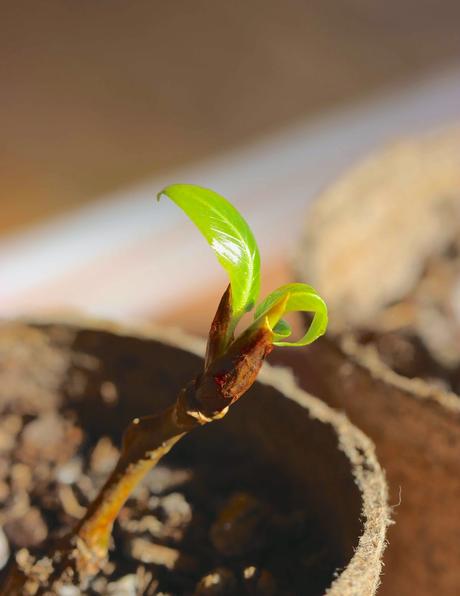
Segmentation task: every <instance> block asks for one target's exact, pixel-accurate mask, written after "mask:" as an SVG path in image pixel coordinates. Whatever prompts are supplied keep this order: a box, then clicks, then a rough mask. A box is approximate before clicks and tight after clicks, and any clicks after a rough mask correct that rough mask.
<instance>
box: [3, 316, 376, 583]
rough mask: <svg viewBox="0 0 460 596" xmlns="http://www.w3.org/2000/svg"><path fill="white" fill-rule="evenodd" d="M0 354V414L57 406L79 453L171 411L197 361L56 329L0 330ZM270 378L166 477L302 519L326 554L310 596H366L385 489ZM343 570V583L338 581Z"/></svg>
mask: <svg viewBox="0 0 460 596" xmlns="http://www.w3.org/2000/svg"><path fill="white" fill-rule="evenodd" d="M0 353H2V355H3V356H5V359H4V360H3V362H4V366H3V367H2V369H1V370H0V386H1V387H3V389H0V406H1V407H2V409H3V410H4V411H5V410H7V409H8V407H9V403H11V401H10V400H12V399H15V400H16V406H15V407H17V404H18V400H19V402H20V403H22V404H23V409H24V412H27V413H28V414H34V413H37V412H42V411H44V410H46V409H48V408H52V407H53V406H54V404H56V403H57V404H59V408H61V409H62V408H64V409H65V408H67V407H69V405H71V407H72V408H74V409H75V410H76V412H77V416H78V418H79V421H80V422H81V424H82V427H83V428H84V429H85V431H86V433H87V435H88V437H89V442H90V444H94V443H96V441H97V439H98V438H99V437H101V436H102V435H110V436H112V437H113V439H114V440H115V442H116V443H117V444H118V443H119V441H120V438H121V433H122V430H123V428H124V427H125V426H126V424H127V422H128V421H129V420H131V419H132V418H133V417H136V416H142V415H146V414H152V413H155V412H157V411H159V410H161V409H162V408H164V407H165V406H166V405H168V404H170V403H171V402H172V401H173V400H174V397H175V396H176V394H177V392H178V390H179V389H180V388H181V387H182V386H183V385H184V384H186V383H187V382H188V381H189V380H190V379H191V378H193V377H194V376H195V375H196V374H197V372H199V370H200V367H201V358H199V357H198V356H196V355H194V354H192V353H191V352H189V351H186V350H183V349H179V348H177V347H173V346H171V345H166V344H165V343H162V342H160V341H156V340H155V339H148V338H145V337H144V338H140V337H132V336H128V335H125V334H119V333H114V332H112V331H104V330H100V329H95V328H94V329H91V328H87V329H84V328H83V329H81V328H78V327H72V326H67V325H40V326H26V325H22V324H9V325H4V326H3V327H2V328H1V332H0ZM270 375H271V376H270V379H271V380H270V383H272V382H274V383H275V384H277V385H278V388H275V387H273V386H271V385H269V384H264V383H257V384H256V385H255V386H254V387H253V388H252V389H251V391H250V392H249V394H248V395H247V396H245V397H244V399H242V400H241V401H240V402H239V403H238V404H236V405H235V406H234V407H232V408H231V411H230V412H229V414H228V415H227V416H226V417H225V418H224V419H223V420H222V421H219V422H216V423H213V424H210V425H208V426H206V427H203V428H200V429H198V430H197V431H195V432H193V433H191V434H190V435H189V436H188V437H186V438H185V439H183V440H182V441H181V442H180V444H178V445H177V446H176V448H175V449H174V450H173V452H171V453H170V454H169V455H168V456H166V457H167V459H168V461H169V462H170V463H171V465H175V463H178V464H179V463H180V465H185V466H187V467H193V469H194V470H195V473H197V474H199V477H200V479H201V481H202V484H203V487H205V490H206V491H210V492H209V494H212V491H213V490H217V489H218V487H219V486H222V485H226V486H229V487H231V486H232V485H233V483H235V485H237V486H238V489H241V488H244V489H247V490H250V491H252V492H254V493H255V494H256V495H260V496H261V497H264V498H266V497H267V496H268V497H269V499H270V500H272V501H273V500H274V501H277V502H278V503H279V504H280V506H281V507H282V508H283V509H286V510H289V509H290V508H293V507H299V506H300V507H302V508H305V509H306V510H307V511H309V519H311V525H310V530H311V532H312V534H315V535H317V536H319V537H320V539H321V541H323V542H324V544H325V545H326V548H327V551H328V553H329V555H328V564H327V565H326V568H322V569H321V573H320V574H319V575H318V576H317V577H315V576H313V577H312V581H311V588H312V589H311V593H312V594H320V593H323V592H325V591H326V590H327V589H328V588H329V587H330V586H331V585H332V584H333V582H334V580H335V584H334V588H333V590H332V592H331V593H334V594H347V593H357V592H348V589H349V588H350V586H354V585H356V582H358V584H359V581H363V582H364V583H363V584H362V586H361V590H362V591H361V592H359V593H360V594H373V593H374V590H375V588H376V586H377V584H378V576H379V570H380V556H381V552H382V550H383V547H384V534H385V526H386V523H387V518H386V501H385V484H384V481H383V476H382V474H381V471H380V468H379V466H378V463H377V462H376V460H375V458H374V456H373V454H372V447H371V446H370V444H369V443H368V442H367V441H366V439H365V438H364V437H362V435H361V434H360V433H359V431H356V430H355V429H354V427H352V426H351V425H350V424H349V423H348V422H347V421H346V419H344V418H343V417H341V416H339V415H337V414H335V413H333V412H331V411H330V410H329V409H328V408H327V407H325V406H324V405H322V404H320V405H318V403H317V400H315V399H314V398H311V397H310V396H308V395H307V394H304V393H302V392H300V393H301V396H300V397H298V396H296V395H294V396H293V395H292V393H293V390H288V391H287V393H288V396H287V397H286V395H284V394H283V391H281V390H280V387H282V386H283V384H284V385H285V386H286V387H287V388H289V387H290V383H289V382H288V381H287V380H286V373H285V372H283V371H280V372H279V373H273V371H272V372H271V373H270ZM277 377H279V379H280V380H279V381H277V380H276V378H277ZM107 382H110V383H111V384H113V385H112V386H114V387H115V388H116V393H117V396H118V399H117V400H116V401H114V402H113V401H112V402H110V403H108V401H107V400H106V399H105V397H104V389H103V388H104V387H105V386H106V384H107ZM290 393H291V395H289V394H290ZM2 402H3V403H2ZM351 460H352V461H351ZM366 483H367V485H366ZM370 485H372V489H371V490H372V491H374V492H373V493H372V497H371V498H369V490H370V489H369V486H370ZM366 491H367V492H366ZM371 502H372V506H374V505H375V511H373V512H371V513H372V515H374V514H375V515H376V517H375V519H373V520H372V524H371V525H372V528H371V527H370V525H369V524H370V521H371V520H370V519H369V517H370V515H371V513H370V509H369V503H371ZM366 507H368V509H366ZM363 512H364V514H363ZM375 512H376V513H375ZM382 512H384V513H385V515H383V516H382V515H381V514H382ZM310 530H309V531H310ZM369 532H370V534H369ZM372 532H374V534H375V535H374V537H373V538H372V540H371V542H372V541H373V542H374V544H373V546H372V547H371V551H372V552H371V551H369V550H367V551H366V552H367V553H368V555H369V556H368V557H367V560H360V561H359V562H358V563H359V565H358V567H357V568H355V567H356V565H357V560H356V553H357V551H358V554H359V552H361V559H363V557H362V549H361V551H360V549H359V547H360V544H361V546H362V541H363V536H364V537H365V541H366V545H365V548H366V549H369V540H370V536H371V535H372ZM360 541H361V542H360ZM352 560H353V561H354V564H353V565H351V567H353V572H352V573H351V572H350V571H348V574H347V572H345V573H343V572H341V570H343V569H346V567H347V565H348V566H349V565H350V562H351V561H352ZM357 571H359V573H357ZM296 573H299V574H300V573H301V570H297V571H296ZM336 573H338V579H337V578H336V576H335V574H336ZM350 573H351V578H350V577H349V576H350ZM359 576H360V577H359ZM341 578H342V581H343V582H344V583H342V584H340V581H341ZM345 582H348V583H345ZM337 590H338V591H337Z"/></svg>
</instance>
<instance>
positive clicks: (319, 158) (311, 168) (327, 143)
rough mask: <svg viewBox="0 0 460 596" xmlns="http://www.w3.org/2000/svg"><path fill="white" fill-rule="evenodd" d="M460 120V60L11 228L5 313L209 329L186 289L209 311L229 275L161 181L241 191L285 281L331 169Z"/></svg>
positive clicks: (267, 269)
mask: <svg viewBox="0 0 460 596" xmlns="http://www.w3.org/2000/svg"><path fill="white" fill-rule="evenodd" d="M459 118H460V70H458V69H457V70H451V71H449V72H445V73H441V74H438V75H436V76H435V77H430V78H428V79H427V80H425V81H424V82H423V83H418V84H416V85H412V86H408V87H402V88H400V89H397V90H395V91H394V92H392V93H390V94H387V95H385V96H380V97H378V98H374V99H373V100H371V101H367V102H363V103H361V104H359V105H355V106H352V107H349V108H347V109H342V110H338V111H336V112H331V113H329V114H328V115H326V116H325V117H324V118H322V119H321V120H318V121H316V122H311V121H310V120H304V121H299V122H298V123H297V124H296V125H295V126H293V127H289V128H286V129H283V130H281V131H279V132H278V134H276V135H273V136H272V137H266V138H262V139H260V140H259V141H258V142H257V143H253V144H249V145H246V146H242V147H240V148H239V149H238V150H235V151H232V152H229V153H223V154H221V155H216V156H214V157H213V158H211V159H209V160H207V161H205V162H197V163H195V164H194V165H191V166H190V167H187V168H181V169H178V170H176V171H175V172H169V173H167V174H163V175H162V176H159V177H157V178H154V179H152V180H149V181H148V182H145V183H144V184H142V185H140V186H135V187H131V188H127V189H125V190H123V191H120V192H119V193H115V194H112V195H108V196H105V197H103V200H100V201H99V202H96V203H94V204H91V205H86V206H84V207H81V208H80V209H77V210H74V211H72V212H70V213H68V214H66V215H62V216H60V217H56V218H54V219H52V220H50V221H48V222H45V223H43V224H41V225H37V226H36V227H34V228H31V229H29V230H24V231H23V232H20V233H17V234H12V235H10V236H7V237H4V238H0V316H9V317H10V316H18V315H21V314H31V313H37V312H40V313H43V312H56V311H61V312H62V311H64V312H65V311H68V310H71V311H72V310H78V311H84V312H86V313H91V314H93V315H95V316H98V317H99V316H101V317H109V318H129V319H144V320H145V319H146V318H148V319H151V320H152V319H155V320H163V321H170V322H174V324H183V325H184V324H185V325H187V328H188V329H191V330H193V331H195V332H197V331H201V332H203V333H206V332H207V328H206V327H204V328H202V329H199V325H200V324H201V323H200V322H199V321H198V320H197V319H198V307H197V309H195V308H194V309H193V318H194V319H196V321H194V322H192V326H190V323H191V318H190V317H189V316H188V315H187V317H182V318H180V316H179V314H178V313H179V312H181V313H183V312H184V296H187V300H186V302H187V304H193V306H194V307H195V306H197V303H198V301H200V300H203V306H204V309H203V311H202V312H203V314H204V320H205V321H206V320H209V318H210V317H211V316H212V314H213V312H212V310H213V309H212V304H214V302H215V299H216V296H219V295H220V294H221V291H222V288H223V287H224V284H225V278H224V277H223V276H219V273H220V271H219V268H218V267H217V266H215V267H212V266H209V251H208V247H207V246H206V243H204V242H203V241H202V238H200V237H199V235H198V234H196V232H195V230H194V229H193V226H192V225H191V224H190V222H187V221H186V218H185V216H184V217H182V215H183V214H181V213H180V212H179V210H177V208H176V207H175V206H174V205H172V204H169V203H168V202H167V201H162V202H161V203H160V204H159V205H155V201H154V197H155V196H156V193H157V192H158V191H159V190H160V189H161V188H163V187H164V186H165V185H167V184H170V183H172V182H177V181H180V180H182V181H186V182H191V183H194V184H200V185H204V186H207V187H209V188H213V189H215V190H217V191H219V192H220V193H221V194H223V195H224V196H226V197H228V198H231V200H232V201H233V202H234V203H235V205H236V206H237V207H238V209H240V210H241V212H242V213H243V214H244V216H245V217H246V218H247V220H248V221H249V222H250V225H251V227H252V229H253V231H254V233H255V236H256V238H257V240H258V243H259V245H260V249H261V254H262V260H263V268H264V279H270V280H273V281H274V282H275V283H277V282H278V280H280V283H283V282H286V281H290V276H289V275H285V273H284V272H283V268H284V271H286V263H287V261H288V255H289V253H290V252H291V250H292V249H293V246H294V244H295V242H296V239H297V237H298V235H299V234H300V232H301V227H302V222H303V212H304V210H305V205H306V203H307V202H308V201H309V200H310V199H312V198H313V197H315V196H316V195H317V193H318V191H319V189H321V188H324V185H325V184H326V183H327V182H328V181H329V180H330V179H331V177H332V176H334V175H337V174H338V172H340V171H343V170H344V169H345V168H347V167H349V165H350V163H352V162H353V161H354V160H356V159H357V158H358V157H359V156H361V155H366V154H368V152H369V151H370V150H373V149H374V148H375V147H376V146H380V145H381V144H382V143H386V142H388V140H389V139H392V138H395V137H398V136H400V135H401V134H403V133H404V134H406V135H413V134H418V133H419V132H420V131H424V130H427V129H429V128H430V127H437V126H440V125H445V123H446V122H449V121H451V120H454V121H456V120H458V119H459ZM345 148H346V150H345ZM280 222H283V223H282V225H281V224H280ZM277 272H281V276H280V275H278V273H277ZM283 276H284V277H283ZM304 281H307V282H308V281H309V280H308V278H306V279H305V280H304ZM271 288H272V286H271V285H269V286H268V289H271ZM202 320H203V319H202Z"/></svg>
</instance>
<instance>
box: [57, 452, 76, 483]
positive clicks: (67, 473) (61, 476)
mask: <svg viewBox="0 0 460 596" xmlns="http://www.w3.org/2000/svg"><path fill="white" fill-rule="evenodd" d="M81 470H82V461H81V457H74V458H73V459H71V460H69V461H68V462H66V463H64V464H62V465H60V466H59V467H58V468H57V469H56V478H57V480H58V482H61V483H62V484H73V483H74V482H76V481H77V480H78V477H79V476H80V474H81Z"/></svg>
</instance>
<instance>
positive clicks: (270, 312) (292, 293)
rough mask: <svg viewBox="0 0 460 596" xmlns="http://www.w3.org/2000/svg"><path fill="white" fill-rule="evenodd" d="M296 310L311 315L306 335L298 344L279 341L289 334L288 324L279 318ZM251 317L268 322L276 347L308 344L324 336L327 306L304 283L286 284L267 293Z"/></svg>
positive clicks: (296, 342) (312, 289)
mask: <svg viewBox="0 0 460 596" xmlns="http://www.w3.org/2000/svg"><path fill="white" fill-rule="evenodd" d="M296 311H303V312H311V313H313V320H312V322H311V324H310V326H309V328H308V329H307V331H306V333H305V335H304V336H303V337H301V338H300V339H299V340H298V341H294V342H289V341H281V340H282V339H285V338H286V337H289V335H290V334H291V330H290V327H289V325H287V323H286V322H285V321H283V319H282V318H281V317H282V316H283V315H284V314H285V313H288V312H296ZM254 317H255V319H256V320H266V319H268V320H269V322H270V326H271V327H272V329H273V332H274V341H273V344H274V345H275V346H306V345H308V344H311V343H312V342H314V341H315V340H316V339H318V337H321V335H323V334H324V333H325V331H326V328H327V322H328V314H327V306H326V303H325V302H324V300H323V299H322V298H321V296H320V295H319V294H318V293H317V292H316V290H315V289H314V288H312V287H311V286H308V285H307V284H303V283H291V284H286V285H284V286H281V287H280V288H278V289H277V290H275V291H274V292H272V293H271V294H269V295H268V296H267V297H266V298H265V300H263V302H261V304H259V306H258V307H257V309H256V311H255V315H254Z"/></svg>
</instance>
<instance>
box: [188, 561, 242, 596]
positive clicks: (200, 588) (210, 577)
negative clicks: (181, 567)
mask: <svg viewBox="0 0 460 596" xmlns="http://www.w3.org/2000/svg"><path fill="white" fill-rule="evenodd" d="M237 593H238V592H237V581H236V577H235V575H234V573H233V571H231V570H230V569H227V568H226V567H218V568H217V569H215V570H214V571H212V572H211V573H208V574H207V575H205V576H204V577H203V578H201V580H200V581H199V582H198V584H197V586H196V588H195V596H231V595H235V594H237Z"/></svg>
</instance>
